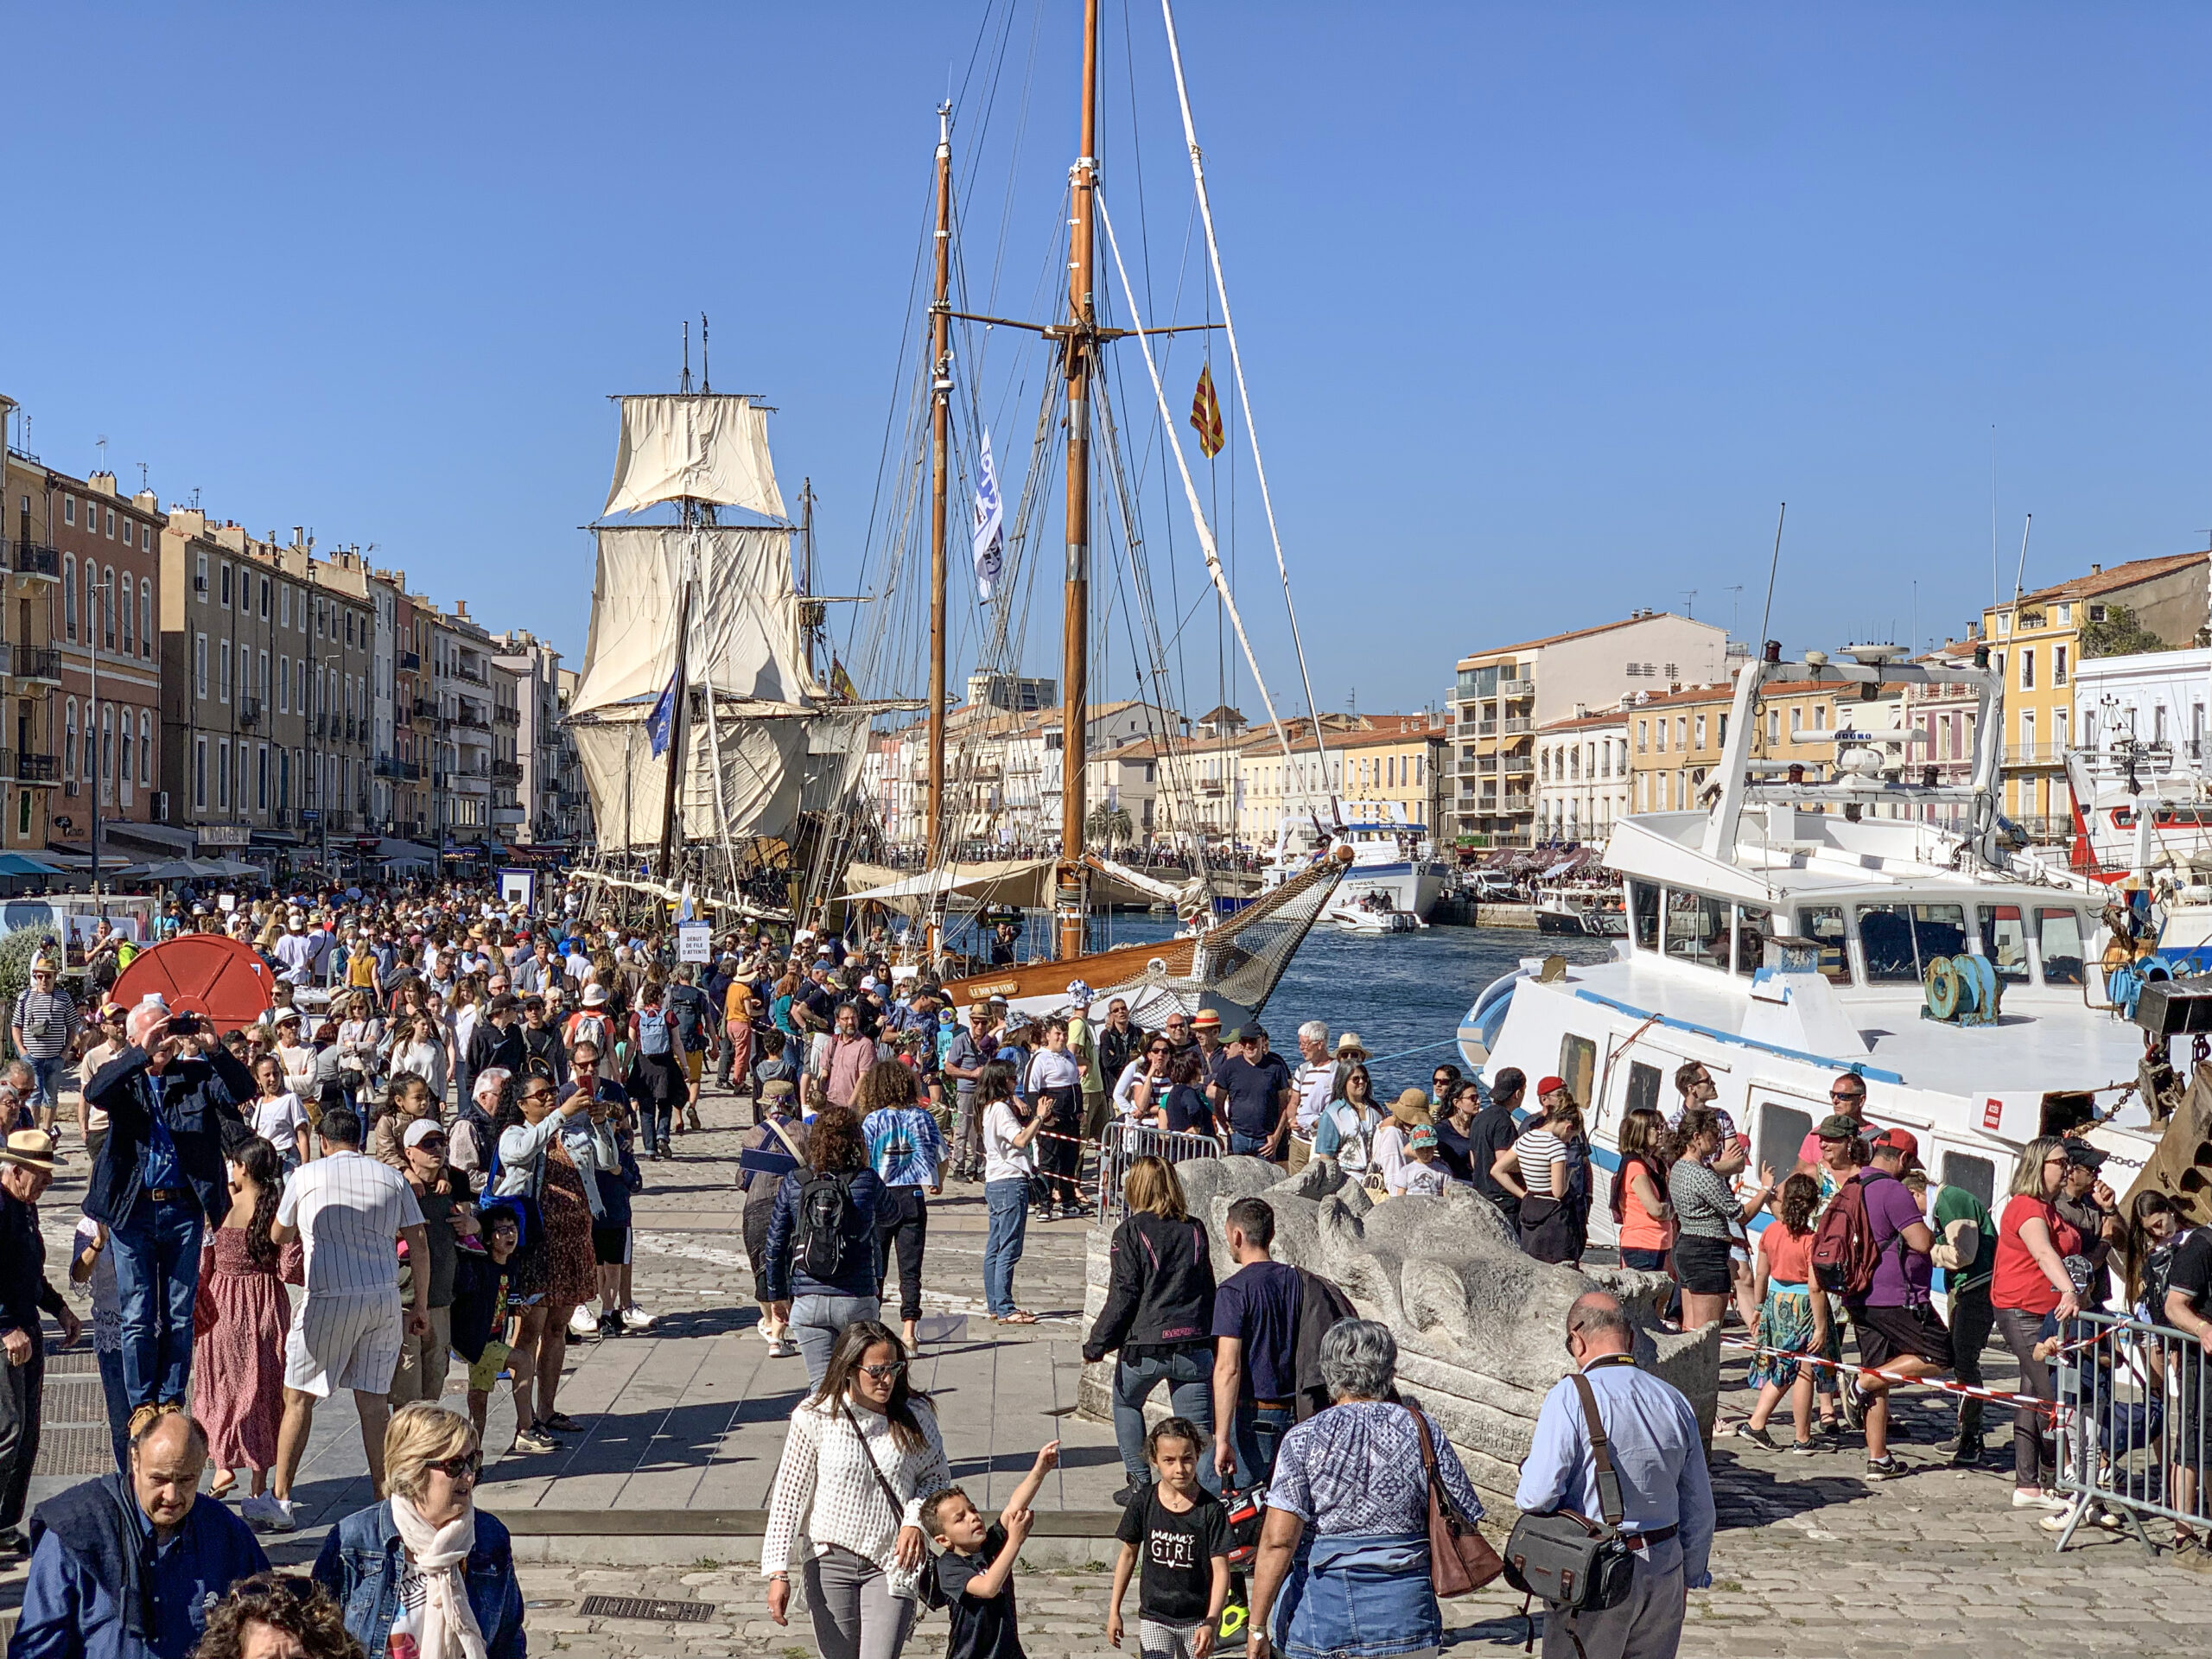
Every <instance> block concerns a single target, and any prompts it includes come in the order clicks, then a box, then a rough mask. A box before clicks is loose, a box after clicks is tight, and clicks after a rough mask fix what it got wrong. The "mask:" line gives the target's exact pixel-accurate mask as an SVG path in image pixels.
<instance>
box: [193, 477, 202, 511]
mask: <svg viewBox="0 0 2212 1659" xmlns="http://www.w3.org/2000/svg"><path fill="white" fill-rule="evenodd" d="M192 510H193V511H194V512H199V511H200V486H198V485H197V484H195V485H194V486H192Z"/></svg>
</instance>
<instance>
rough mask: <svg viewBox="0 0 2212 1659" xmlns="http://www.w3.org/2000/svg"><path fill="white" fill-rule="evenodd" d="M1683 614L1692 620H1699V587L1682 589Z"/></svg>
mask: <svg viewBox="0 0 2212 1659" xmlns="http://www.w3.org/2000/svg"><path fill="white" fill-rule="evenodd" d="M1682 614H1683V615H1684V616H1687V617H1688V618H1689V619H1690V620H1692V621H1695V620H1697V589H1696V588H1684V589H1683V590H1682Z"/></svg>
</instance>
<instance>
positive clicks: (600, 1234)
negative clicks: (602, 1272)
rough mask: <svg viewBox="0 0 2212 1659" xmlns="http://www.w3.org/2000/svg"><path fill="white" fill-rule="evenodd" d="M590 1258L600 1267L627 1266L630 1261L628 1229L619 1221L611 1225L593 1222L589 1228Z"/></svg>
mask: <svg viewBox="0 0 2212 1659" xmlns="http://www.w3.org/2000/svg"><path fill="white" fill-rule="evenodd" d="M591 1255H592V1260H593V1261H594V1262H598V1263H599V1265H600V1266H601V1267H602V1268H621V1267H627V1266H628V1265H629V1262H630V1230H629V1228H627V1227H626V1226H624V1225H622V1224H620V1223H617V1224H612V1225H600V1224H594V1225H593V1227H592V1230H591Z"/></svg>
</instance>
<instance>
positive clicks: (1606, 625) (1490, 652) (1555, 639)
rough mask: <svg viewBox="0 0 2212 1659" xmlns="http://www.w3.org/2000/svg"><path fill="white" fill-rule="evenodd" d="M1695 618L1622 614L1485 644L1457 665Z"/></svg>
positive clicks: (1667, 613) (1661, 613)
mask: <svg viewBox="0 0 2212 1659" xmlns="http://www.w3.org/2000/svg"><path fill="white" fill-rule="evenodd" d="M1696 620H1697V619H1696V618H1695V617H1687V616H1676V615H1675V613H1673V612H1672V611H1653V612H1651V613H1649V615H1646V616H1624V617H1623V618H1621V619H1620V620H1618V622H1599V623H1598V624H1596V625H1595V626H1591V627H1587V628H1569V629H1568V630H1567V632H1565V633H1548V634H1546V635H1545V636H1544V637H1543V638H1542V639H1523V640H1522V641H1521V643H1520V644H1518V645H1487V646H1484V648H1483V649H1482V650H1480V651H1478V652H1470V653H1469V654H1468V655H1466V656H1465V657H1463V658H1460V659H1459V666H1460V667H1461V668H1467V667H1471V666H1472V665H1473V664H1474V662H1475V660H1476V658H1481V657H1496V656H1499V655H1501V654H1503V652H1509V651H1539V650H1541V649H1542V648H1543V647H1544V646H1546V645H1563V644H1565V643H1566V642H1567V640H1569V639H1587V638H1589V636H1591V635H1592V634H1593V633H1611V632H1612V631H1613V630H1614V629H1615V628H1632V627H1634V626H1636V625H1637V623H1639V622H1658V621H1668V622H1695V621H1696ZM1699 626H1703V627H1711V626H1713V625H1712V624H1711V623H1709V622H1708V623H1701V624H1700V625H1699ZM1715 632H1718V630H1715Z"/></svg>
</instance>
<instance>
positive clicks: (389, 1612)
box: [314, 1400, 524, 1659]
mask: <svg viewBox="0 0 2212 1659" xmlns="http://www.w3.org/2000/svg"><path fill="white" fill-rule="evenodd" d="M483 1467H484V1452H483V1450H482V1448H481V1447H480V1446H478V1444H477V1441H476V1431H475V1429H474V1428H473V1427H470V1425H469V1421H468V1419H467V1418H466V1417H464V1416H462V1415H461V1414H460V1413H459V1412H457V1411H448V1410H447V1409H446V1408H444V1407H443V1406H437V1405H432V1404H431V1403H430V1402H429V1401H427V1400H418V1401H416V1402H413V1403H412V1404H410V1405H404V1406H402V1407H401V1408H399V1409H398V1410H397V1411H395V1412H394V1413H392V1414H391V1427H388V1428H386V1429H385V1435H384V1468H385V1492H386V1493H387V1494H388V1496H387V1497H385V1500H384V1502H383V1503H376V1504H372V1505H371V1506H370V1507H369V1508H367V1509H365V1510H356V1511H355V1512H354V1513H353V1514H352V1515H349V1516H346V1518H345V1519H344V1520H343V1521H340V1522H339V1523H338V1524H337V1525H336V1526H334V1527H333V1528H332V1529H330V1532H329V1534H328V1535H327V1536H326V1537H325V1538H324V1539H323V1541H322V1554H321V1555H319V1556H317V1557H316V1558H315V1574H314V1577H315V1582H316V1583H317V1584H320V1585H321V1586H323V1587H324V1588H326V1589H327V1590H328V1591H329V1592H330V1593H331V1596H332V1597H333V1599H335V1600H336V1601H337V1603H338V1605H340V1607H342V1608H344V1609H345V1611H346V1629H347V1630H350V1631H351V1632H352V1633H353V1639H354V1640H355V1641H357V1642H359V1643H360V1644H361V1647H362V1649H364V1650H365V1652H368V1653H372V1654H384V1653H409V1654H414V1655H416V1656H419V1659H523V1655H524V1640H523V1628H522V1623H523V1608H522V1586H521V1585H520V1584H519V1582H518V1580H516V1578H515V1561H514V1550H513V1548H512V1545H511V1544H510V1543H509V1542H508V1540H507V1529H506V1528H505V1527H504V1526H502V1525H501V1524H500V1523H499V1521H498V1520H497V1519H496V1518H495V1517H493V1516H489V1515H485V1514H482V1513H480V1512H479V1511H478V1510H477V1508H476V1505H475V1497H476V1478H477V1476H478V1475H479V1474H480V1473H481V1472H482V1471H483Z"/></svg>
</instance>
